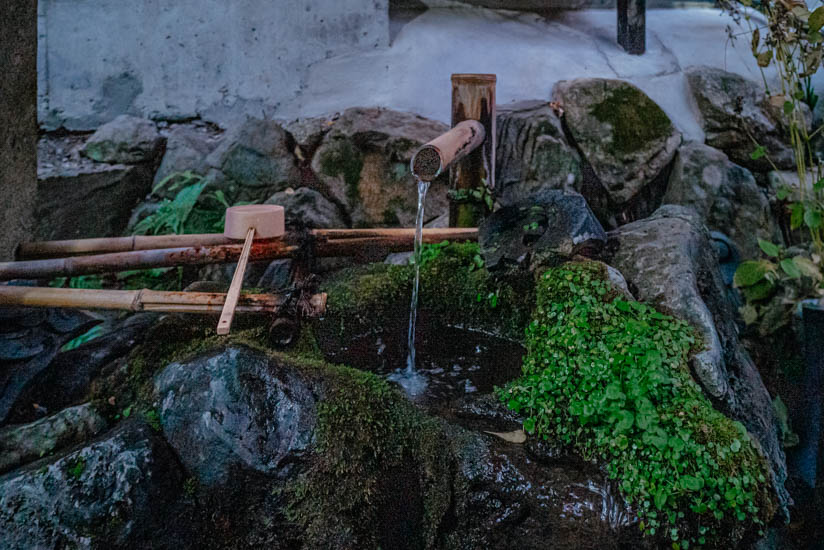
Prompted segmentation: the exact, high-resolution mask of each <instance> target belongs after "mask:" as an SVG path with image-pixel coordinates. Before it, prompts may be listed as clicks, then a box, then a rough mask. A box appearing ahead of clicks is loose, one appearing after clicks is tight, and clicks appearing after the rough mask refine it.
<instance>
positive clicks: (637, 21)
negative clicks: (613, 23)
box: [618, 0, 647, 55]
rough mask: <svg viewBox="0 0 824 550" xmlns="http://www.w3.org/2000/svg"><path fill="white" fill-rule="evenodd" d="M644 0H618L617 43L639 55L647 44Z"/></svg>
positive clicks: (628, 51) (645, 5) (645, 4)
mask: <svg viewBox="0 0 824 550" xmlns="http://www.w3.org/2000/svg"><path fill="white" fill-rule="evenodd" d="M646 11H647V2H646V0H618V44H619V45H620V46H621V47H622V48H624V49H625V50H626V51H627V53H631V54H634V55H641V54H642V53H644V50H645V49H646V45H647V36H646V35H647V14H646Z"/></svg>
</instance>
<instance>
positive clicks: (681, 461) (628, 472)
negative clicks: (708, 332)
mask: <svg viewBox="0 0 824 550" xmlns="http://www.w3.org/2000/svg"><path fill="white" fill-rule="evenodd" d="M695 343H696V341H695V337H694V335H693V330H692V329H691V328H690V327H689V326H688V325H687V324H686V323H684V322H682V321H679V320H676V319H673V318H672V317H669V316H667V315H663V314H661V313H659V312H657V311H655V310H654V309H653V308H651V307H649V306H646V305H643V304H640V303H638V302H630V301H626V300H625V299H624V298H623V296H621V295H619V294H617V293H616V292H615V291H614V289H613V287H612V286H611V285H610V284H609V283H608V282H607V276H606V273H605V268H604V266H603V265H602V264H596V263H582V264H566V265H564V266H561V267H557V268H553V269H550V270H548V271H546V272H545V273H544V274H543V275H542V276H541V278H540V280H539V282H538V287H537V307H536V309H535V313H534V316H533V319H532V321H531V323H530V325H529V328H528V330H527V333H526V345H527V355H526V357H525V358H524V365H523V376H522V377H521V378H520V379H518V380H516V381H514V382H512V383H510V384H509V385H508V386H507V387H506V388H504V389H503V390H501V391H500V396H501V398H502V399H504V400H505V401H506V402H507V403H508V404H509V406H510V408H512V409H514V410H516V411H519V412H521V413H523V414H524V415H525V416H526V417H527V419H526V421H525V422H524V429H525V430H526V431H527V432H529V433H531V434H535V435H537V436H539V437H543V438H544V439H550V438H551V439H553V440H556V441H559V442H561V443H563V444H566V445H569V446H570V447H571V448H572V449H574V451H575V452H576V453H578V454H580V455H581V456H583V457H584V458H586V459H597V460H598V461H599V462H602V463H603V464H605V467H606V470H607V472H608V474H609V476H610V477H611V478H613V479H615V480H617V481H618V483H619V487H620V489H621V492H622V493H623V495H624V496H625V497H626V498H627V500H628V501H629V502H631V503H632V504H633V506H634V507H635V509H636V510H637V512H638V515H639V517H640V518H641V520H642V521H641V523H640V526H641V530H642V531H643V532H644V533H645V534H647V535H650V536H654V537H658V538H659V539H661V541H662V542H663V541H668V543H672V545H673V547H675V548H687V547H689V546H690V545H695V544H708V545H710V546H712V547H718V548H725V547H733V546H735V544H737V543H738V541H740V540H741V538H742V537H743V536H744V535H745V533H747V532H749V533H752V532H753V531H754V530H758V529H760V528H761V527H763V525H764V524H765V523H766V521H767V520H768V519H769V518H771V517H772V515H773V513H774V510H775V505H774V501H773V498H772V495H770V494H769V492H768V489H767V487H768V484H767V483H766V481H767V476H768V469H767V465H766V463H765V461H764V458H763V457H762V455H761V454H760V453H759V452H758V451H757V449H756V444H755V443H754V442H753V441H752V439H751V438H750V436H749V434H748V433H747V431H746V429H745V428H744V426H743V425H741V424H740V423H738V422H733V421H732V420H730V419H729V418H727V417H725V416H724V415H722V414H721V413H719V412H718V411H716V410H715V409H714V408H713V406H712V404H711V403H710V402H709V401H708V400H707V398H706V397H705V396H704V394H703V393H702V391H701V389H700V387H699V386H698V384H696V383H695V381H694V380H693V379H692V376H691V374H690V371H689V367H688V363H687V362H688V359H689V356H690V352H691V351H692V350H694V348H695Z"/></svg>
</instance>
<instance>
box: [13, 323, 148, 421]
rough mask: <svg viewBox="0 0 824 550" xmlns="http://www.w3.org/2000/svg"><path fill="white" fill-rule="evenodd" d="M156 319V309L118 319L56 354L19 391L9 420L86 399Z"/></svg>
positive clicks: (38, 415) (28, 417) (31, 416)
mask: <svg viewBox="0 0 824 550" xmlns="http://www.w3.org/2000/svg"><path fill="white" fill-rule="evenodd" d="M156 320H157V315H156V314H153V313H142V314H139V315H134V316H130V317H126V318H125V319H122V320H115V321H114V322H113V323H112V324H111V325H110V326H108V327H107V328H104V329H103V330H105V331H106V332H105V333H104V334H103V335H102V336H98V337H97V338H95V339H93V340H91V341H89V342H86V343H85V344H82V345H81V346H79V347H78V348H76V349H73V350H69V351H64V352H61V353H59V354H57V355H56V356H55V357H54V359H52V360H50V361H49V364H48V366H47V367H45V368H44V369H43V370H41V371H39V372H38V373H37V374H36V375H35V376H34V377H33V378H32V379H31V380H30V381H29V382H28V383H27V384H26V385H25V387H24V388H23V389H22V390H21V391H20V393H19V394H18V396H17V398H16V399H15V401H14V403H13V404H12V406H11V410H10V411H9V415H8V418H7V420H8V422H11V423H21V422H31V421H33V420H36V419H38V418H41V417H42V416H43V415H44V414H51V413H54V412H57V411H59V410H60V409H62V408H64V407H68V406H70V405H75V404H77V403H80V402H81V401H83V400H84V399H86V398H87V397H88V394H89V391H90V390H91V385H92V381H93V380H94V379H95V378H96V377H97V376H98V375H99V374H100V371H101V370H102V369H103V368H104V367H105V366H106V365H108V364H110V363H112V362H113V361H115V360H116V359H118V358H120V357H123V356H125V355H127V354H128V352H129V351H130V350H131V349H132V348H133V347H134V346H136V345H137V344H139V343H140V342H142V341H143V339H144V338H145V336H146V334H147V331H148V329H149V327H151V325H152V324H154V322H155V321H156Z"/></svg>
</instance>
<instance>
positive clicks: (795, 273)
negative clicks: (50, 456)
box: [781, 258, 801, 279]
mask: <svg viewBox="0 0 824 550" xmlns="http://www.w3.org/2000/svg"><path fill="white" fill-rule="evenodd" d="M781 269H783V270H784V273H786V274H787V276H788V277H790V278H792V279H798V278H800V277H801V270H800V269H798V266H796V265H795V262H793V261H792V260H791V259H790V258H786V259H784V260H781Z"/></svg>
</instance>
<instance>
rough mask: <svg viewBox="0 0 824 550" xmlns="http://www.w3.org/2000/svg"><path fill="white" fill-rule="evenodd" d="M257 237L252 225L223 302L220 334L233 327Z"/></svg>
mask: <svg viewBox="0 0 824 550" xmlns="http://www.w3.org/2000/svg"><path fill="white" fill-rule="evenodd" d="M254 238H255V228H254V227H250V228H249V231H247V232H246V241H245V242H244V243H243V249H242V250H241V252H240V258H239V259H238V261H237V268H236V269H235V274H234V275H233V276H232V284H231V285H229V292H227V293H226V301H225V302H224V303H223V311H222V312H221V313H220V320H219V321H218V322H217V333H218V334H221V335H223V334H229V330H230V329H231V328H232V320H233V319H234V317H235V306H237V301H238V299H239V298H240V289H241V287H242V286H243V273H244V272H245V271H246V263H247V262H248V261H249V251H250V250H251V249H252V241H253V240H254Z"/></svg>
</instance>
